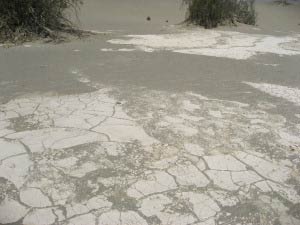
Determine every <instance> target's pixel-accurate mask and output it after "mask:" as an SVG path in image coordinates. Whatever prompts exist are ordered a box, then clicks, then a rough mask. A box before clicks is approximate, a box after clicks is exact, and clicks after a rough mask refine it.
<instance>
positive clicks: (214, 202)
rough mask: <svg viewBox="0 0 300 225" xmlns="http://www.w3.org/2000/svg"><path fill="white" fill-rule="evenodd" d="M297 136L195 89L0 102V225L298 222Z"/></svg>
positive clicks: (274, 118) (264, 116)
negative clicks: (291, 149)
mask: <svg viewBox="0 0 300 225" xmlns="http://www.w3.org/2000/svg"><path fill="white" fill-rule="evenodd" d="M250 85H252V86H255V85H254V84H250ZM257 87H258V88H260V86H257ZM260 89H266V91H267V92H272V90H274V89H270V88H267V86H262V87H261V88H260ZM295 103H297V102H295ZM299 132H300V127H299V126H298V125H297V124H292V125H291V124H288V123H287V121H286V119H285V118H284V117H282V116H280V115H276V114H270V113H268V112H266V111H264V110H262V109H260V108H258V107H257V106H252V105H247V104H243V103H240V102H231V101H223V100H218V99H211V98H207V97H205V96H201V95H198V94H195V93H182V94H172V93H168V92H158V91H150V90H146V89H130V90H129V89H128V88H127V89H121V88H119V89H117V88H112V89H101V88H98V91H95V92H92V93H86V94H79V95H66V96H31V97H24V98H18V99H15V100H12V101H10V102H8V103H6V104H4V105H1V106H0V149H1V151H0V177H1V178H0V190H1V191H0V223H1V224H11V223H15V224H24V225H25V224H26V225H27V224H30V225H35V224H36V225H42V224H61V225H67V224H72V225H77V224H84V225H94V224H95V225H96V224H97V225H111V224H114V225H116V224H120V225H142V224H145V225H146V224H148V225H150V224H163V225H166V224H170V225H175V224H178V225H187V224H195V225H196V224H197V225H200V224H201V225H204V224H205V225H215V224H284V225H287V224H294V225H295V224H300V218H299V214H300V211H299V204H300V193H299V192H300V189H299V184H300V180H299V177H300V176H299V168H300V158H299V152H295V151H290V149H289V148H290V146H299V144H300V138H299ZM295 148H297V147H295ZM296 150H297V151H298V150H299V149H296Z"/></svg>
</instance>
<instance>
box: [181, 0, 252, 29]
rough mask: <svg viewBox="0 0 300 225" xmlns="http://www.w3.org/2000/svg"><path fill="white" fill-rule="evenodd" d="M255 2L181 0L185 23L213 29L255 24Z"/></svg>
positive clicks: (242, 0) (243, 0)
mask: <svg viewBox="0 0 300 225" xmlns="http://www.w3.org/2000/svg"><path fill="white" fill-rule="evenodd" d="M254 1H255V0H183V2H184V4H186V5H187V6H188V14H187V22H190V23H194V24H196V25H200V26H204V27H205V28H213V27H217V26H218V25H223V24H226V23H231V24H235V23H236V22H239V23H245V24H251V25H254V24H255V23H256V13H255V9H254Z"/></svg>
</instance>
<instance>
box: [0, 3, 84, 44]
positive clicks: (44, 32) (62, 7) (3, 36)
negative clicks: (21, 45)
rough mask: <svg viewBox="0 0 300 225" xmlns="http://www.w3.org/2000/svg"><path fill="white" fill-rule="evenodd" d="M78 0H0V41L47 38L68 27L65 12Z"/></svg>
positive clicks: (67, 29)
mask: <svg viewBox="0 0 300 225" xmlns="http://www.w3.org/2000/svg"><path fill="white" fill-rule="evenodd" d="M81 3H82V2H81V0H0V41H6V40H10V41H18V40H20V39H21V40H22V39H28V38H30V37H33V36H38V37H49V36H50V37H51V36H55V34H56V32H60V31H70V30H72V23H71V22H70V20H68V19H67V15H66V11H67V10H68V9H71V10H73V11H75V12H77V9H78V7H79V5H80V4H81Z"/></svg>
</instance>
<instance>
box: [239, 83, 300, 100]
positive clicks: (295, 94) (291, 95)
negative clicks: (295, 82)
mask: <svg viewBox="0 0 300 225" xmlns="http://www.w3.org/2000/svg"><path fill="white" fill-rule="evenodd" d="M244 83H245V84H248V85H250V86H251V87H253V88H256V89H258V90H260V91H262V92H265V93H267V94H269V95H272V96H275V97H278V98H283V99H285V100H287V101H289V102H292V103H293V104H295V105H297V106H300V89H298V88H291V87H286V86H281V85H276V84H267V83H251V82H244Z"/></svg>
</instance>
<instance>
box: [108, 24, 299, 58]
mask: <svg viewBox="0 0 300 225" xmlns="http://www.w3.org/2000/svg"><path fill="white" fill-rule="evenodd" d="M108 42H109V43H111V44H118V45H120V44H121V45H130V46H134V47H135V48H136V50H140V51H145V52H153V51H160V50H166V51H172V52H178V53H184V54H194V55H205V56H213V57H225V58H231V59H237V60H246V59H249V58H250V57H253V56H255V55H259V54H266V53H271V54H276V55H299V54H300V47H299V42H300V35H299V34H295V35H291V36H283V37H277V36H271V35H260V34H247V33H240V32H231V31H216V30H205V29H198V30H193V31H190V30H182V31H180V32H176V33H170V34H158V35H127V36H124V38H122V39H112V40H109V41H108ZM104 51H105V50H104Z"/></svg>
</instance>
